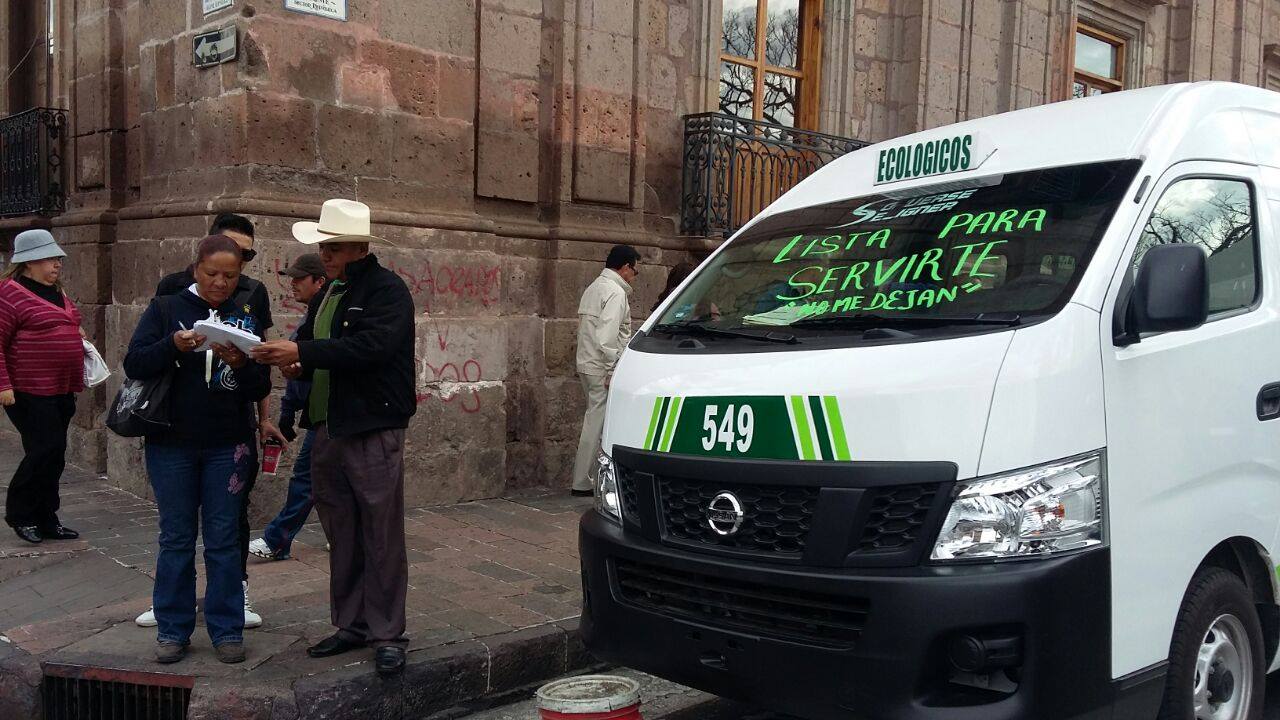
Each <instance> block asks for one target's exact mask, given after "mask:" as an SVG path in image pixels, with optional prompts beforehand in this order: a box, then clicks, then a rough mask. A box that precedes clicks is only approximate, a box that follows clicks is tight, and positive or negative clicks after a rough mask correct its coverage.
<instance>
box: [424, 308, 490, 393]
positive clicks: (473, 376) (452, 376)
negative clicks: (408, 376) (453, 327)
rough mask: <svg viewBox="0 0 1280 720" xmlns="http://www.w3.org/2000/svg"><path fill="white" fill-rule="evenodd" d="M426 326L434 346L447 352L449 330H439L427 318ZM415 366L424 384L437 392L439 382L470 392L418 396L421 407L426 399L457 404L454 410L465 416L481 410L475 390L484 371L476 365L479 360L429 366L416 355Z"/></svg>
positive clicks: (460, 391) (440, 328)
mask: <svg viewBox="0 0 1280 720" xmlns="http://www.w3.org/2000/svg"><path fill="white" fill-rule="evenodd" d="M427 324H428V325H429V326H430V327H431V329H432V334H434V335H435V344H436V346H437V347H438V348H440V352H441V353H446V352H447V351H448V350H449V328H448V327H442V326H441V325H440V323H439V322H438V321H437V320H435V319H434V318H431V317H430V316H428V317H427ZM418 364H419V366H420V367H421V368H422V372H421V374H422V376H423V377H424V378H425V379H426V382H427V385H429V386H435V387H436V388H437V389H438V388H439V386H440V385H441V384H442V383H449V384H459V385H471V387H470V389H463V390H458V391H457V392H453V393H450V394H446V393H444V392H436V393H423V392H419V393H418V403H419V404H421V403H423V402H425V401H426V400H427V399H429V398H433V397H435V398H439V399H440V400H441V401H442V402H444V403H446V404H453V403H455V402H456V403H458V407H459V408H461V410H462V411H463V412H465V413H478V412H480V409H481V407H482V405H481V401H480V391H479V390H477V389H476V388H475V383H478V382H480V380H481V378H483V377H484V368H483V367H481V366H480V361H479V360H477V359H475V358H469V359H467V360H462V361H450V362H446V363H443V364H441V365H433V364H432V363H430V362H428V361H427V358H426V357H423V356H419V357H418Z"/></svg>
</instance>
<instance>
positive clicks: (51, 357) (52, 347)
mask: <svg viewBox="0 0 1280 720" xmlns="http://www.w3.org/2000/svg"><path fill="white" fill-rule="evenodd" d="M63 303H64V305H65V307H61V308H59V307H55V306H54V305H52V304H50V303H49V302H48V301H45V300H42V299H41V298H39V297H37V296H36V294H35V293H33V292H31V291H30V290H28V289H26V288H24V287H22V285H21V284H19V283H17V282H15V281H13V280H7V281H4V282H0V360H3V362H0V391H4V390H16V391H18V392H23V393H28V394H30V395H42V396H49V395H64V394H66V393H77V392H80V391H82V390H84V345H83V344H82V343H81V341H80V311H79V310H78V309H76V305H75V303H73V302H71V298H68V297H66V296H63Z"/></svg>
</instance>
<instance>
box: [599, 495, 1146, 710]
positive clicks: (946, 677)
mask: <svg viewBox="0 0 1280 720" xmlns="http://www.w3.org/2000/svg"><path fill="white" fill-rule="evenodd" d="M579 533H580V549H581V556H582V572H583V590H584V593H583V603H584V611H583V617H582V633H583V638H584V640H585V642H586V645H587V647H588V649H589V650H590V651H591V652H592V653H593V654H595V655H596V656H597V657H599V658H600V659H602V660H605V661H607V662H612V663H617V664H620V665H626V666H629V667H633V668H636V669H639V670H643V671H645V672H649V673H652V674H655V675H658V676H661V677H664V678H668V679H670V680H673V681H675V682H679V683H682V684H685V685H689V686H692V687H696V688H699V689H702V690H705V691H707V692H711V693H714V694H716V695H721V696H724V697H729V698H734V699H738V700H742V701H746V702H749V703H753V704H755V705H759V706H762V707H767V708H771V709H775V710H778V711H782V712H786V713H790V714H793V715H800V716H802V717H807V718H814V719H815V720H821V719H825V718H841V719H842V720H850V719H852V718H865V719H868V720H869V719H871V718H875V719H877V720H899V719H901V720H908V719H910V720H926V719H932V718H947V720H1003V719H1006V718H1007V719H1009V720H1013V719H1015V718H1017V719H1022V720H1025V719H1027V718H1035V719H1036V720H1057V719H1062V720H1075V719H1086V718H1087V719H1089V720H1102V719H1103V718H1113V717H1114V718H1121V717H1124V718H1139V717H1154V715H1155V713H1156V710H1157V708H1158V706H1159V699H1160V692H1161V689H1162V688H1163V676H1162V675H1161V674H1160V673H1158V672H1157V673H1148V674H1147V675H1145V676H1143V677H1142V678H1135V679H1126V680H1122V681H1113V680H1112V679H1111V672H1110V667H1111V663H1110V656H1111V643H1110V638H1111V609H1110V608H1111V593H1110V558H1109V554H1108V551H1107V550H1105V549H1101V550H1095V551H1090V552H1084V553H1080V554H1077V555H1071V556H1066V557H1061V558H1056V559H1051V560H1040V561H1030V562H1013V563H1002V564H982V565H957V566H948V567H935V566H925V567H915V568H910V569H895V570H889V569H883V570H871V569H858V570H856V571H855V570H846V569H835V568H798V567H780V566H777V565H767V564H763V563H755V562H750V561H742V560H736V559H724V558H720V557H710V556H706V555H702V554H697V553H691V552H685V551H680V550H675V549H672V548H669V547H665V546H663V545H661V544H658V543H654V542H650V541H646V540H643V539H640V538H638V537H635V536H634V535H633V534H624V533H623V531H622V528H621V527H619V526H618V525H617V524H615V523H613V522H611V521H609V520H607V519H605V518H603V517H602V516H600V515H599V514H598V513H597V512H595V511H589V512H587V513H586V514H585V515H584V516H583V518H582V522H581V525H580V530H579ZM619 567H624V568H635V567H644V568H650V569H654V570H655V571H657V572H670V573H674V574H675V575H674V576H676V577H680V578H685V579H689V578H699V579H700V580H697V581H692V580H691V581H690V582H702V581H705V582H706V583H707V586H708V587H710V586H715V585H716V584H717V583H727V584H728V586H729V587H732V588H738V589H742V588H759V589H760V590H762V591H766V593H767V595H768V596H769V597H786V596H788V595H792V596H797V597H799V596H804V595H815V594H820V596H821V597H824V598H827V602H830V601H831V598H832V597H833V596H834V597H837V598H841V599H847V601H848V604H849V605H850V606H851V607H852V606H856V607H860V608H865V609H866V613H865V623H864V625H863V626H862V628H861V631H860V633H859V634H858V635H857V638H856V640H853V641H852V643H851V646H849V645H850V643H824V642H805V641H797V640H796V639H794V638H792V639H789V640H788V639H781V638H780V636H778V635H777V634H776V633H774V632H772V630H771V629H768V628H765V629H763V631H762V632H753V631H752V630H751V629H750V628H747V627H744V626H743V624H742V623H737V624H736V625H735V624H733V623H732V622H727V621H726V620H725V619H724V617H718V616H717V615H716V612H717V611H716V610H715V609H713V608H708V610H707V612H705V613H704V614H702V615H699V614H698V613H699V610H698V609H697V605H696V602H695V603H693V604H687V603H686V605H685V610H686V612H674V613H673V612H667V611H663V610H661V609H655V607H654V606H652V605H641V604H637V603H636V602H635V599H636V598H635V595H634V592H632V591H628V592H630V593H631V594H629V595H628V599H624V597H623V594H624V593H623V591H622V589H621V586H620V584H619V579H618V572H619V570H618V568H619ZM628 572H629V571H628ZM721 587H723V586H721ZM743 592H745V593H746V594H747V595H751V594H752V591H750V590H743ZM690 608H692V610H690ZM990 633H995V634H998V635H1001V636H1005V637H1008V636H1014V637H1017V638H1019V642H1020V646H1021V663H1020V666H1019V667H1018V669H1017V670H1016V671H1015V672H1014V674H1013V677H1015V678H1016V680H1017V684H1016V689H1014V690H1012V691H1008V690H1007V688H1006V692H1003V693H1001V692H993V691H990V690H974V689H973V688H972V687H970V686H962V685H956V684H954V683H953V682H951V680H952V677H953V675H954V669H953V668H952V666H951V664H950V661H949V660H948V647H949V644H950V641H951V640H952V638H954V637H955V636H957V635H964V634H977V635H979V636H982V635H983V634H990ZM1113 713H1114V714H1113Z"/></svg>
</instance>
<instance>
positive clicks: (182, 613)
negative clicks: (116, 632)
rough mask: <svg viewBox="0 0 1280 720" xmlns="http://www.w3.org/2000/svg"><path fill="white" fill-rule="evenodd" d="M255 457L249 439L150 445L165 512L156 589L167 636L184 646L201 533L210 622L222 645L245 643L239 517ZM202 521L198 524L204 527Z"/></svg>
mask: <svg viewBox="0 0 1280 720" xmlns="http://www.w3.org/2000/svg"><path fill="white" fill-rule="evenodd" d="M253 458H254V454H253V451H252V448H250V447H249V446H248V445H247V444H243V443H242V444H240V445H226V446H222V447H211V448H201V447H197V446H191V445H157V444H153V443H147V447H146V461H147V474H148V475H149V476H150V477H151V487H152V489H153V490H154V491H155V495H156V506H157V507H158V509H159V510H160V552H159V554H158V555H157V556H156V582H155V590H154V591H153V594H152V603H153V604H154V605H155V613H156V623H157V628H156V630H157V634H156V637H157V639H158V640H160V641H164V642H175V643H181V644H183V645H185V644H187V643H188V642H190V640H191V633H193V632H195V628H196V611H195V607H196V563H195V560H196V532H197V529H199V530H200V531H201V532H202V533H203V535H204V567H205V578H206V580H205V594H204V619H205V624H206V625H207V626H208V629H209V638H210V639H211V640H213V644H214V645H215V646H217V645H222V644H223V643H228V642H243V636H244V591H243V589H242V588H241V585H240V579H241V575H240V533H239V517H240V506H241V504H242V498H241V496H242V495H243V493H244V492H245V481H244V478H245V477H247V471H248V470H249V467H250V465H252V463H253ZM197 523H198V524H197Z"/></svg>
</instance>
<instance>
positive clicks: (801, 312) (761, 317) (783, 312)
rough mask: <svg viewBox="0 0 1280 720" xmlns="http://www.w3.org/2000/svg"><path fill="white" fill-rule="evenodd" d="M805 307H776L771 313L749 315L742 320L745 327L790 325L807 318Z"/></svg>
mask: <svg viewBox="0 0 1280 720" xmlns="http://www.w3.org/2000/svg"><path fill="white" fill-rule="evenodd" d="M806 315H807V313H806V312H805V309H804V306H803V305H782V306H779V307H776V308H774V309H772V310H770V311H769V312H762V313H756V314H755V315H747V316H745V317H743V318H742V324H743V325H774V326H781V325H790V324H791V323H793V322H795V321H797V320H799V319H800V318H802V317H805V316H806Z"/></svg>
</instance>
